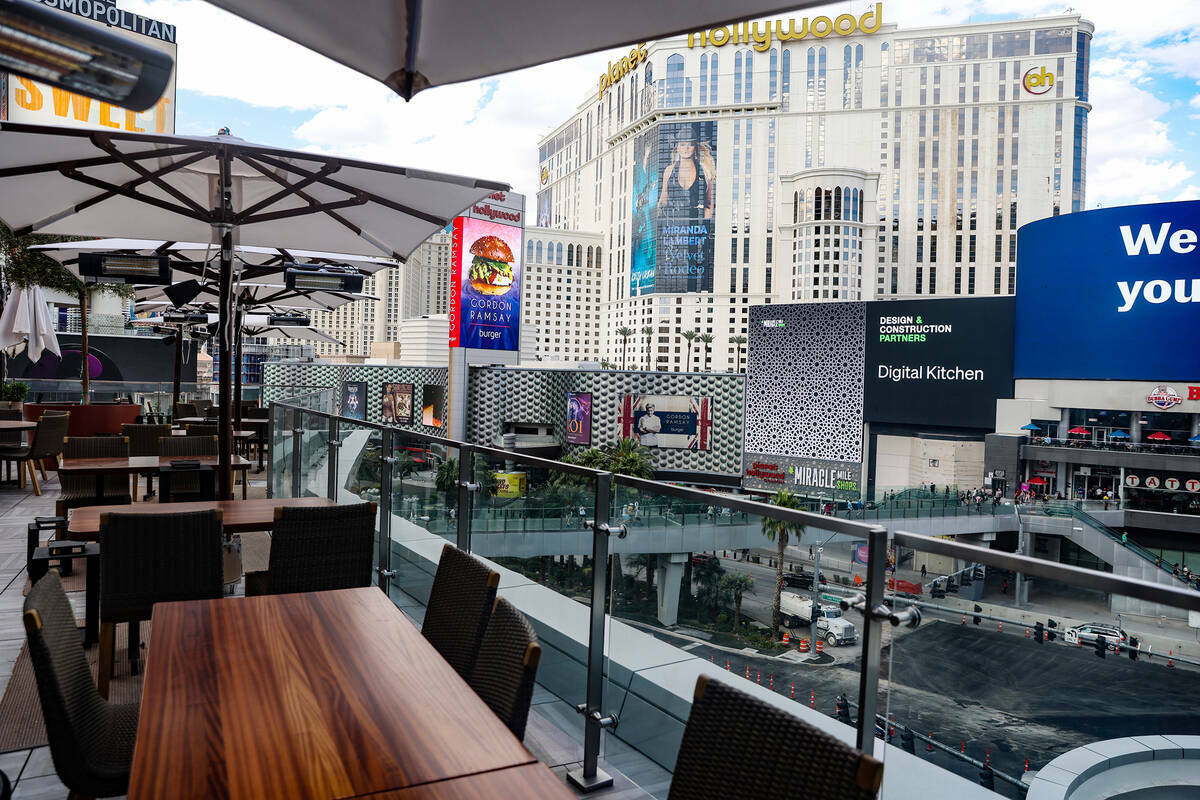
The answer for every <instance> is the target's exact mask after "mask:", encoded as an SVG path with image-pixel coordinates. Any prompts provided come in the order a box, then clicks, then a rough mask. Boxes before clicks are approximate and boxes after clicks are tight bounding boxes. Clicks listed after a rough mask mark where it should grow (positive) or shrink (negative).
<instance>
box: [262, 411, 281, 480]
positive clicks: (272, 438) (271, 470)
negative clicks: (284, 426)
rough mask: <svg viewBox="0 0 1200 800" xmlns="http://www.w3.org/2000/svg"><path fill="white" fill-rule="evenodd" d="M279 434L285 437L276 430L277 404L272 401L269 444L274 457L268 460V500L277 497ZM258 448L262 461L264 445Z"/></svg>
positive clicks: (268, 422) (268, 421)
mask: <svg viewBox="0 0 1200 800" xmlns="http://www.w3.org/2000/svg"><path fill="white" fill-rule="evenodd" d="M277 433H278V434H280V437H281V438H282V435H283V434H282V431H277V430H275V402H274V401H272V402H271V403H270V404H269V405H268V406H267V444H269V445H270V448H271V456H272V457H271V458H268V459H267V497H268V498H272V497H274V496H275V458H274V455H275V434H277ZM258 446H259V448H260V449H259V458H260V459H261V458H262V450H261V448H262V446H263V445H262V444H259V445H258ZM260 463H261V462H260Z"/></svg>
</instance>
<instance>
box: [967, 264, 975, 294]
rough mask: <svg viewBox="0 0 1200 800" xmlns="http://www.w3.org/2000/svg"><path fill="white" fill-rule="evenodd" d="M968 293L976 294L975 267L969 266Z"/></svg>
mask: <svg viewBox="0 0 1200 800" xmlns="http://www.w3.org/2000/svg"><path fill="white" fill-rule="evenodd" d="M967 294H975V267H974V266H970V267H967Z"/></svg>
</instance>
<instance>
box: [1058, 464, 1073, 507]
mask: <svg viewBox="0 0 1200 800" xmlns="http://www.w3.org/2000/svg"><path fill="white" fill-rule="evenodd" d="M1055 470H1056V475H1055V478H1056V480H1055V482H1056V483H1057V484H1058V485H1057V486H1055V487H1054V490H1055V491H1058V492H1062V493H1063V497H1065V498H1067V499H1068V500H1070V499H1071V498H1072V497H1073V496H1074V495H1073V494H1072V492H1073V491H1074V490H1075V489H1074V487H1071V488H1067V482H1068V481H1069V480H1070V479H1071V470H1070V468H1069V465H1068V464H1067V463H1066V462H1065V461H1059V462H1058V463H1057V464H1055Z"/></svg>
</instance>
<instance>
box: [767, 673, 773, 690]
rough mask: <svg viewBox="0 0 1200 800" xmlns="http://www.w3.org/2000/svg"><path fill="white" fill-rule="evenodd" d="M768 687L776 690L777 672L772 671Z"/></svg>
mask: <svg viewBox="0 0 1200 800" xmlns="http://www.w3.org/2000/svg"><path fill="white" fill-rule="evenodd" d="M767 688H769V689H770V690H771V691H772V692H773V691H775V673H771V683H770V685H769V686H768V687H767Z"/></svg>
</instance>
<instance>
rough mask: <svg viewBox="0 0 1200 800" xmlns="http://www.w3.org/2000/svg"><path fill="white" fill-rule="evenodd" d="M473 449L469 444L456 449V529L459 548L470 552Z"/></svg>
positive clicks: (473, 473)
mask: <svg viewBox="0 0 1200 800" xmlns="http://www.w3.org/2000/svg"><path fill="white" fill-rule="evenodd" d="M474 467H475V450H474V448H472V447H470V446H469V445H463V446H462V447H460V448H459V449H458V531H457V538H458V540H457V542H456V544H457V545H458V549H459V550H463V551H466V552H468V553H469V552H471V488H472V486H473V485H474V481H473V478H474V477H475V470H474Z"/></svg>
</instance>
